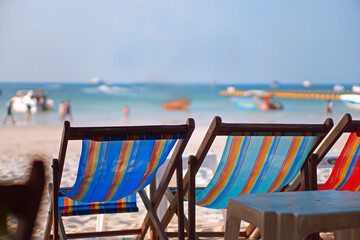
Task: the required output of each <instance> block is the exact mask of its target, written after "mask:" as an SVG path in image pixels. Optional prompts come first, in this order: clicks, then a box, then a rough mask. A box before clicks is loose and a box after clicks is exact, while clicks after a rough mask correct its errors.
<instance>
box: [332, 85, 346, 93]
mask: <svg viewBox="0 0 360 240" xmlns="http://www.w3.org/2000/svg"><path fill="white" fill-rule="evenodd" d="M333 91H334V92H343V91H345V87H344V86H343V85H340V84H335V85H334V88H333Z"/></svg>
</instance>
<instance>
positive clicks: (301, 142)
mask: <svg viewBox="0 0 360 240" xmlns="http://www.w3.org/2000/svg"><path fill="white" fill-rule="evenodd" d="M332 126H333V122H332V120H331V119H328V120H326V121H325V122H324V123H323V124H240V123H222V121H221V118H220V117H215V119H214V120H213V123H212V124H211V126H210V127H209V130H208V132H207V134H206V136H205V138H204V140H203V142H202V143H201V145H200V147H199V150H198V151H197V153H196V155H195V156H191V157H190V158H189V164H190V166H189V169H190V171H189V172H188V173H187V175H186V176H185V178H184V185H185V187H186V186H188V185H189V224H188V225H187V228H188V232H189V234H190V239H196V238H198V237H199V236H201V233H197V235H195V204H196V205H198V206H203V207H207V208H215V209H221V208H226V207H227V203H228V199H230V198H232V197H235V196H238V195H241V194H251V193H267V192H275V191H281V190H282V189H283V188H285V187H287V186H288V184H289V183H290V182H291V181H292V180H293V179H294V178H295V177H296V175H298V174H299V172H301V175H302V176H303V177H302V178H301V179H302V182H301V184H302V187H303V188H304V189H307V188H308V187H309V186H310V183H309V182H308V179H309V178H308V177H307V175H308V174H309V172H308V165H309V164H310V162H309V158H310V156H311V153H312V152H313V151H314V150H315V149H316V147H317V146H318V145H319V143H320V141H321V140H322V139H323V138H324V137H325V135H326V134H327V133H328V132H329V131H330V129H331V128H332ZM217 136H227V137H228V138H227V143H226V146H225V148H224V152H223V155H222V158H221V160H220V163H219V166H218V168H217V170H216V173H215V175H214V177H213V178H212V180H211V181H210V183H209V184H208V186H206V187H205V188H204V189H203V190H196V189H195V174H196V173H197V171H198V170H199V168H200V166H201V164H202V162H203V160H204V158H205V156H206V155H207V153H208V151H209V148H210V147H211V145H212V143H213V141H214V139H215V138H216V137H217ZM177 194H178V193H177ZM177 194H176V195H177ZM176 195H175V196H176ZM174 202H176V198H175V199H174ZM223 234H224V233H222V232H219V233H207V236H208V237H216V236H217V237H219V236H223ZM242 236H246V234H245V233H243V234H242ZM247 237H248V236H247Z"/></svg>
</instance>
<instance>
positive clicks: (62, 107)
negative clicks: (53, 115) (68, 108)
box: [59, 101, 66, 121]
mask: <svg viewBox="0 0 360 240" xmlns="http://www.w3.org/2000/svg"><path fill="white" fill-rule="evenodd" d="M65 114H66V112H65V103H64V101H61V102H60V104H59V118H60V121H64V120H65Z"/></svg>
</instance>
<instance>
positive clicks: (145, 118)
mask: <svg viewBox="0 0 360 240" xmlns="http://www.w3.org/2000/svg"><path fill="white" fill-rule="evenodd" d="M232 86H234V87H235V88H236V89H237V90H250V89H260V90H271V89H270V85H266V84H257V85H251V84H241V85H232ZM344 86H345V88H346V90H350V89H351V86H352V85H344ZM40 87H42V88H44V90H45V91H46V92H48V93H49V98H51V99H53V100H54V102H55V109H54V110H53V111H50V112H43V113H36V114H33V115H32V119H31V122H30V123H27V122H26V121H25V114H22V113H14V115H15V119H16V121H17V124H18V125H27V124H30V125H35V126H36V125H47V126H52V125H60V124H61V122H60V120H59V117H58V105H59V103H60V101H63V100H65V99H66V98H70V99H71V106H72V113H73V120H72V125H76V126H80V125H128V124H166V123H183V122H185V121H186V119H187V118H188V117H193V118H194V119H195V121H196V123H197V124H198V125H208V124H210V122H211V120H212V118H213V117H214V116H215V115H218V116H221V117H222V119H223V121H224V122H267V123H270V122H292V123H301V122H310V123H319V122H323V121H324V120H325V119H326V118H327V117H332V118H333V119H334V121H335V122H337V121H338V120H339V119H340V118H341V116H342V115H343V114H344V113H346V112H349V113H351V114H352V116H353V118H355V119H356V118H357V119H360V111H356V110H352V109H349V108H347V107H346V106H345V105H344V104H343V103H342V102H340V101H334V104H335V108H334V113H333V114H332V115H326V114H325V112H324V107H325V105H326V101H325V100H306V99H284V98H279V99H275V100H277V101H279V102H281V103H282V104H283V106H284V109H283V110H280V111H268V112H262V111H247V110H241V109H238V108H236V107H235V105H234V104H233V102H232V101H231V97H228V96H220V95H219V94H218V92H219V91H220V90H226V89H227V87H228V85H225V84H223V85H220V84H217V85H210V84H160V83H159V84H158V83H148V84H113V85H112V87H111V88H110V89H109V90H108V91H102V90H101V89H100V88H99V87H98V86H96V85H92V84H69V83H66V84H65V83H56V84H55V83H0V89H1V91H2V95H1V96H0V118H3V117H4V116H5V114H6V108H5V105H6V102H7V100H8V99H9V97H10V96H12V95H15V93H16V91H17V90H20V89H31V90H36V89H38V88H40ZM332 88H333V85H315V86H312V87H311V88H308V89H307V90H309V89H313V90H331V89H332ZM303 89H305V88H304V87H303V86H302V85H294V84H292V85H290V84H289V85H284V84H282V85H280V88H279V90H303ZM176 98H189V99H190V100H191V102H190V106H189V109H188V111H169V110H166V109H164V108H163V107H162V103H163V102H164V101H166V100H171V99H176ZM125 106H128V107H129V109H130V114H129V116H124V114H123V108H124V107H125ZM8 124H10V123H9V122H8Z"/></svg>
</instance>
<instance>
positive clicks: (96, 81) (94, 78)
mask: <svg viewBox="0 0 360 240" xmlns="http://www.w3.org/2000/svg"><path fill="white" fill-rule="evenodd" d="M90 83H92V84H95V85H101V84H105V81H104V80H102V79H101V78H99V77H97V76H96V77H93V78H92V79H90Z"/></svg>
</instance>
